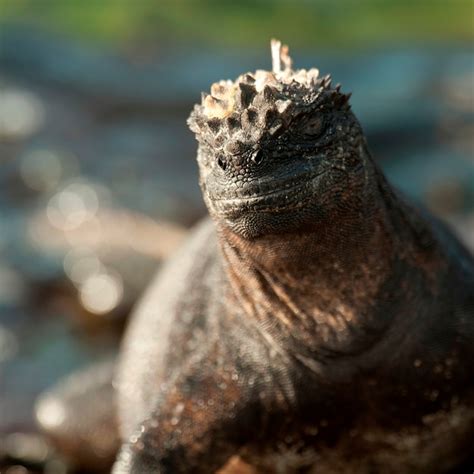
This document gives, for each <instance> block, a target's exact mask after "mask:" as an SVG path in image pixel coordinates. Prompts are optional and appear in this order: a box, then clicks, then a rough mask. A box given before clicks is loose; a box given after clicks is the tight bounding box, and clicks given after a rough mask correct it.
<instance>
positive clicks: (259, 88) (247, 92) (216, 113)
mask: <svg viewBox="0 0 474 474" xmlns="http://www.w3.org/2000/svg"><path fill="white" fill-rule="evenodd" d="M271 51H272V63H273V70H272V71H271V72H269V71H264V70H257V71H256V72H255V73H253V74H251V73H246V74H243V75H241V76H239V77H238V78H237V79H236V80H235V81H234V82H233V81H230V80H227V81H219V82H216V83H214V84H212V86H211V91H210V94H206V93H203V94H202V100H201V104H198V105H196V106H195V107H194V110H193V112H192V113H191V116H190V117H189V120H188V124H189V126H190V128H191V130H192V131H193V132H195V133H196V134H197V136H198V138H200V136H201V135H205V136H206V138H207V141H209V140H212V142H213V145H215V146H216V147H220V146H222V145H223V144H224V142H225V141H226V140H227V139H229V138H232V140H233V141H234V142H235V143H239V142H245V141H246V139H248V137H250V136H252V137H253V139H254V140H258V139H259V138H261V136H263V135H264V134H267V135H268V134H270V135H272V134H273V133H275V132H276V131H278V130H279V129H280V128H281V127H282V126H284V125H285V124H287V123H289V121H290V119H291V117H292V115H293V114H294V112H295V110H297V109H302V108H307V107H309V106H311V105H312V104H313V103H315V101H316V99H317V98H318V97H319V96H321V94H326V95H328V96H329V98H330V100H331V102H332V103H333V104H334V105H335V106H338V107H343V106H347V107H349V104H348V101H349V97H350V94H343V93H341V92H340V85H337V86H336V87H334V88H332V87H331V77H330V76H329V75H327V76H324V77H320V76H319V71H318V69H314V68H313V69H309V70H306V69H298V70H293V69H292V61H291V58H290V56H289V55H288V47H287V46H285V45H283V46H282V44H281V43H280V42H279V41H276V40H272V42H271Z"/></svg>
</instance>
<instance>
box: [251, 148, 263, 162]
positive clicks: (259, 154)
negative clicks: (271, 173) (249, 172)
mask: <svg viewBox="0 0 474 474" xmlns="http://www.w3.org/2000/svg"><path fill="white" fill-rule="evenodd" d="M252 161H253V162H254V163H255V164H256V165H259V164H260V163H261V162H262V161H263V151H262V150H258V151H257V152H255V153H254V155H253V156H252Z"/></svg>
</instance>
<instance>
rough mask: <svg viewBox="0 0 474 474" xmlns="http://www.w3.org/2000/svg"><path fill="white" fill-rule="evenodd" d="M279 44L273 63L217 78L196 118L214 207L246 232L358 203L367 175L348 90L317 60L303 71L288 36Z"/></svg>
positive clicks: (310, 219) (204, 179) (270, 230)
mask: <svg viewBox="0 0 474 474" xmlns="http://www.w3.org/2000/svg"><path fill="white" fill-rule="evenodd" d="M272 53H273V65H274V67H273V72H267V71H256V73H254V74H245V75H242V76H240V77H238V78H237V80H236V81H235V82H232V81H221V82H219V83H215V84H213V85H212V87H211V94H210V95H208V94H203V98H202V102H201V104H199V105H196V106H195V108H194V110H193V112H192V113H191V116H190V118H189V121H188V123H189V125H190V128H191V130H193V131H194V132H195V134H196V137H197V140H198V142H199V149H198V163H199V170H200V183H201V187H202V191H203V194H204V199H205V201H206V204H207V206H208V208H209V211H210V213H211V215H212V217H213V218H214V219H215V220H217V221H218V222H219V224H224V225H225V226H226V227H228V228H230V229H231V230H232V231H234V232H236V233H238V234H239V235H241V236H243V237H245V238H254V237H258V236H261V235H268V234H275V233H277V234H279V233H286V232H294V231H298V230H299V229H301V228H302V227H304V226H308V225H314V224H315V223H316V222H317V221H318V219H321V218H322V217H323V216H330V215H331V214H332V213H331V210H332V209H334V208H342V207H344V206H346V207H347V206H349V207H350V201H353V200H354V196H357V194H358V192H361V189H362V188H363V187H364V183H365V177H366V169H365V168H366V166H367V163H366V153H365V141H364V138H363V134H362V131H361V129H360V126H359V124H358V122H357V120H356V118H355V117H354V115H353V114H352V112H351V110H350V106H349V104H348V99H349V95H347V94H343V93H342V92H341V91H340V88H339V87H338V86H336V87H334V88H333V87H331V80H330V77H329V76H326V77H322V78H320V77H319V73H318V70H317V69H310V70H308V71H307V70H304V69H302V70H296V71H294V70H293V69H292V68H291V60H290V58H289V56H288V54H287V48H285V47H283V48H282V47H281V45H280V43H279V42H276V41H274V42H272ZM282 65H283V68H282ZM355 199H357V198H355Z"/></svg>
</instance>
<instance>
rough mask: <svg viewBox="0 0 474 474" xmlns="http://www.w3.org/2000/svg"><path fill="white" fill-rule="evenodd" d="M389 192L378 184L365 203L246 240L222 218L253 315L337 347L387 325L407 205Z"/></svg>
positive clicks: (240, 295)
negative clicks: (308, 224) (384, 309)
mask: <svg viewBox="0 0 474 474" xmlns="http://www.w3.org/2000/svg"><path fill="white" fill-rule="evenodd" d="M376 188H377V189H376ZM383 194H384V192H383V191H381V190H380V189H379V187H377V186H375V187H374V188H373V190H372V191H371V192H370V193H367V194H366V195H365V198H364V199H360V200H359V204H358V205H360V209H357V208H356V207H354V208H352V209H347V212H346V211H342V212H341V213H340V214H339V215H330V216H328V217H326V218H325V219H321V220H320V221H318V222H317V223H315V224H314V226H313V227H312V228H311V229H306V230H299V231H297V232H295V233H293V234H288V233H287V234H281V235H269V236H265V237H261V238H258V239H255V240H246V239H244V238H242V237H240V236H239V235H237V234H234V233H232V232H230V231H228V230H227V229H226V228H225V226H222V227H219V225H218V232H219V241H220V245H221V249H222V255H223V259H224V262H225V264H224V267H225V271H226V273H227V278H228V281H229V282H230V287H231V289H232V293H233V295H234V296H235V298H236V299H237V300H238V304H239V305H240V306H241V307H242V308H243V309H244V310H245V312H246V314H247V315H248V317H249V318H251V319H254V320H255V321H257V322H259V323H261V324H262V325H263V326H264V327H267V326H270V327H275V326H278V328H279V329H278V330H279V331H283V332H285V331H287V333H288V334H291V337H294V338H297V339H305V340H306V339H307V343H308V345H315V346H316V347H319V348H321V347H323V346H324V347H326V348H327V349H328V350H331V351H332V350H336V351H337V350H338V348H339V347H344V348H345V352H346V351H347V352H351V351H358V350H359V349H360V348H359V347H358V346H359V344H362V342H360V341H358V340H356V339H354V334H359V335H364V334H365V333H373V334H376V333H378V331H382V330H384V329H385V328H386V326H387V325H388V324H390V320H391V315H390V314H383V315H379V314H378V311H377V307H378V305H379V302H380V300H381V298H389V297H390V296H391V293H392V292H394V291H396V290H397V289H396V288H392V287H391V279H392V278H391V277H392V276H393V273H394V271H396V270H395V269H394V265H397V264H398V258H399V253H400V252H401V245H402V242H403V238H402V237H401V236H399V235H398V234H397V229H399V228H400V225H399V224H397V223H396V222H395V221H398V220H399V219H400V216H399V213H400V209H397V206H396V202H395V203H393V202H387V201H391V200H392V199H395V198H394V197H393V195H391V194H390V192H388V193H387V195H383ZM407 244H408V245H409V243H407V242H403V245H407ZM392 296H393V295H392ZM362 341H363V343H364V344H365V343H367V338H366V337H363V338H362Z"/></svg>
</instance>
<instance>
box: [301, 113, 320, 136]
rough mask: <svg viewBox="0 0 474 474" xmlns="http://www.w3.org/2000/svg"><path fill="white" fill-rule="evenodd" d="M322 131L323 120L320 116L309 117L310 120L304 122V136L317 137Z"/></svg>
mask: <svg viewBox="0 0 474 474" xmlns="http://www.w3.org/2000/svg"><path fill="white" fill-rule="evenodd" d="M323 130H324V120H323V118H322V117H321V116H318V117H310V119H309V120H308V121H307V122H306V124H305V127H304V130H303V132H304V134H305V135H308V136H310V137H317V136H319V135H321V133H322V132H323Z"/></svg>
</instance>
